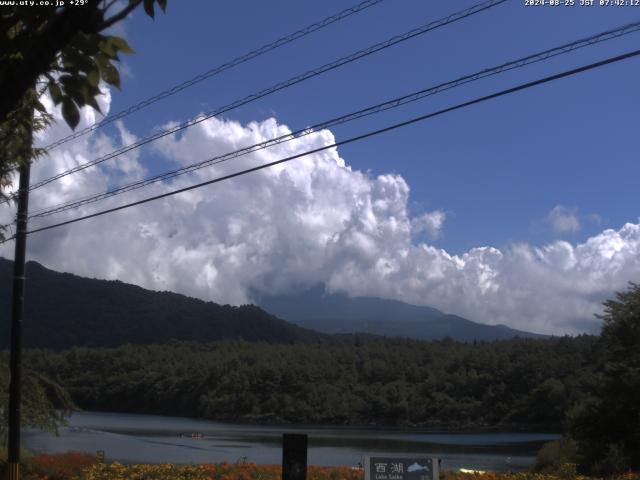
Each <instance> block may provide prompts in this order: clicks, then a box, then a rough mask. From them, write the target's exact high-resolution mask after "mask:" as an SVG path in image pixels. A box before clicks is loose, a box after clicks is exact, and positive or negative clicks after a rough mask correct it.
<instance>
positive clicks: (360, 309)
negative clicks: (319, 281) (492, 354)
mask: <svg viewBox="0 0 640 480" xmlns="http://www.w3.org/2000/svg"><path fill="white" fill-rule="evenodd" d="M257 303H258V305H260V306H261V307H262V308H264V309H265V310H267V311H268V312H271V313H273V314H274V315H276V316H278V317H280V318H284V319H285V320H288V321H290V322H295V323H296V324H298V325H300V326H302V327H305V328H310V329H313V330H317V331H319V332H324V333H331V334H333V333H356V332H363V333H371V334H375V335H385V336H393V337H408V338H414V339H422V340H439V339H442V338H444V337H451V338H452V339H454V340H458V341H463V342H468V341H473V340H507V339H510V338H514V337H516V336H519V337H522V338H542V337H543V335H538V334H534V333H529V332H523V331H520V330H514V329H512V328H509V327H507V326H505V325H485V324H481V323H477V322H472V321H471V320H467V319H466V318H462V317H459V316H457V315H448V314H445V313H443V312H441V311H440V310H437V309H435V308H431V307H419V306H416V305H410V304H408V303H403V302H399V301H397V300H384V299H381V298H375V297H354V298H350V297H348V296H347V295H345V294H326V293H325V292H324V287H323V286H317V287H314V288H312V289H310V290H307V291H304V292H302V293H298V294H295V295H282V296H270V297H262V298H259V299H258V300H257Z"/></svg>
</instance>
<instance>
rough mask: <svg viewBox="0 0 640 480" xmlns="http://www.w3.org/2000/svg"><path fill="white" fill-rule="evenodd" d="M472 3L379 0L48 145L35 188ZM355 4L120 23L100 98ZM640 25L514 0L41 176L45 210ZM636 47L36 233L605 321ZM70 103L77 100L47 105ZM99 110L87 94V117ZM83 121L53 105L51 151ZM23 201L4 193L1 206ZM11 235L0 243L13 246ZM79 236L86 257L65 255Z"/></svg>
mask: <svg viewBox="0 0 640 480" xmlns="http://www.w3.org/2000/svg"><path fill="white" fill-rule="evenodd" d="M473 4H474V3H473V2H470V1H462V0H460V1H448V2H445V1H417V0H385V1H383V2H382V3H380V4H378V5H376V6H374V7H371V8H369V9H367V10H366V11H363V12H362V13H360V14H358V15H355V16H352V17H350V18H348V19H346V20H343V21H341V22H339V23H336V24H333V25H331V26H330V27H328V28H326V29H323V30H321V31H319V32H316V33H313V34H311V35H309V36H307V37H305V38H303V39H301V40H298V41H296V42H294V43H292V44H289V45H286V46H284V47H282V48H280V49H278V50H276V51H273V52H271V53H269V54H267V55H264V56H261V57H260V58H258V59H255V60H252V61H250V62H248V63H246V64H243V65H241V66H239V67H237V68H234V69H233V70H230V71H227V72H224V73H223V74H221V75H219V76H216V77H214V78H211V79H208V80H206V81H204V82H201V83H199V84H198V85H196V86H194V87H192V88H189V89H187V90H185V91H183V92H181V93H179V94H177V95H175V96H173V97H171V98H169V99H166V100H163V101H161V102H158V103H156V104H154V105H153V106H152V107H150V108H148V109H145V110H143V111H141V112H138V113H135V114H133V115H131V116H128V117H126V118H125V119H124V120H123V121H122V122H119V123H118V124H117V125H116V124H112V125H110V126H109V127H107V128H104V129H100V130H98V131H96V132H93V133H92V134H90V135H87V136H84V137H82V138H80V139H77V140H74V141H73V142H69V143H67V144H65V145H63V146H62V147H59V148H57V149H55V150H54V151H52V152H51V155H49V157H48V158H46V159H43V160H40V161H39V162H37V164H36V165H35V166H34V168H33V172H32V182H36V181H39V180H42V179H44V178H48V177H50V176H52V175H55V174H58V173H60V172H63V171H65V170H67V169H69V168H73V167H74V166H77V165H79V164H82V163H84V162H87V161H88V160H91V159H94V158H96V157H99V156H101V155H104V154H105V153H108V152H110V151H112V150H114V149H117V148H119V147H121V146H123V145H129V144H131V143H132V142H134V141H135V140H136V138H142V137H146V136H148V135H150V134H152V133H153V132H155V131H158V129H160V128H163V127H164V126H166V125H168V124H175V123H176V122H182V121H185V120H188V119H190V118H192V117H193V116H195V115H197V114H199V113H201V112H206V111H210V110H215V109H217V108H219V107H222V106H224V105H227V104H229V103H231V102H233V101H235V100H237V99H240V98H243V97H245V96H247V95H250V94H252V93H255V92H257V91H260V90H262V89H264V88H267V87H270V86H272V85H274V84H276V83H278V82H281V81H284V80H287V79H289V78H291V77H293V76H295V75H298V74H300V73H303V72H306V71H307V70H310V69H313V68H316V67H318V66H320V65H323V64H325V63H328V62H331V61H334V60H336V59H338V58H340V57H343V56H345V55H349V54H351V53H352V52H355V51H357V50H360V49H362V48H365V47H368V46H370V45H372V44H374V43H377V42H380V41H384V40H386V39H388V38H390V37H392V36H394V35H397V34H400V33H403V32H406V31H408V30H410V29H412V28H415V27H418V26H421V25H423V24H426V23H429V22H431V21H434V20H438V19H440V18H442V17H445V16H447V15H449V14H451V13H453V12H456V11H459V10H462V9H464V8H467V7H470V6H472V5H473ZM347 6H350V4H349V3H348V2H346V1H342V2H338V1H325V2H310V1H305V2H300V1H293V0H290V1H284V0H281V1H270V2H240V1H236V2H209V1H204V0H203V1H196V0H191V1H189V2H180V1H177V0H172V1H170V2H169V6H168V11H167V13H166V14H160V13H158V14H157V16H156V19H155V21H152V20H150V19H149V18H148V17H147V16H146V15H144V13H143V12H142V11H140V12H136V13H135V15H133V16H132V17H131V18H130V19H128V20H127V21H126V22H125V23H123V24H121V25H119V26H117V28H115V29H114V34H120V35H124V36H125V37H126V38H127V39H128V41H129V43H130V44H131V45H132V47H133V48H134V49H135V50H136V54H134V55H128V56H126V57H124V58H123V62H122V69H121V70H122V72H123V75H122V76H123V78H122V90H121V91H116V90H115V89H108V88H106V87H105V89H104V90H105V95H104V96H103V97H102V98H101V99H100V102H102V106H103V109H104V110H105V111H107V110H108V111H110V112H112V113H114V112H119V111H120V110H122V109H123V108H126V107H128V106H129V105H131V104H133V103H136V102H139V101H140V100H143V99H145V98H148V97H149V96H151V95H154V94H156V93H158V92H161V91H163V90H165V89H167V88H169V87H171V86H173V85H175V84H178V83H181V82H182V81H184V80H187V79H190V78H192V77H194V76H195V75H198V74H200V73H202V72H204V71H206V70H208V69H211V68H214V67H216V66H218V65H220V64H222V63H224V62H227V61H229V60H231V59H233V58H235V57H237V56H240V55H243V54H244V53H246V52H248V51H251V50H253V49H255V48H258V47H260V46H262V45H264V44H267V43H270V42H272V41H274V40H275V39H277V38H279V37H281V36H283V35H288V34H290V33H291V32H293V31H295V30H297V29H299V28H303V27H305V26H307V25H309V24H311V23H314V22H317V21H319V20H321V19H323V18H325V17H327V16H328V15H331V14H334V13H336V12H338V11H340V10H342V9H343V8H346V7H347ZM638 20H640V7H600V6H593V7H583V6H580V5H579V0H578V5H575V6H573V7H565V6H560V7H549V6H545V7H528V6H525V5H524V2H522V1H518V0H509V1H507V2H506V3H505V4H502V5H500V6H497V7H495V8H492V9H490V10H488V11H485V12H483V13H479V14H477V15H474V16H472V17H470V18H467V19H465V20H461V21H459V22H456V23H455V24H452V25H449V26H445V27H443V28H440V29H438V30H436V31H432V32H429V33H427V34H425V35H422V36H419V37H417V38H414V39H411V40H409V41H407V42H404V43H402V44H400V45H396V46H394V47H391V48H389V49H387V50H385V51H383V52H380V53H377V54H374V55H371V56H368V57H366V58H363V59H361V60H359V61H357V62H354V63H352V64H350V65H347V66H345V67H342V68H339V69H336V70H333V71H331V72H328V73H326V74H323V75H321V76H319V77H316V78H313V79H311V80H309V81H306V82H304V83H301V84H298V85H295V86H293V87H291V88H288V89H286V90H283V91H280V92H278V93H276V94H273V95H270V96H268V97H265V98H262V99H260V100H258V101H256V102H253V103H251V104H249V105H245V106H243V107H241V108H239V109H237V110H234V111H232V112H228V113H226V114H225V115H224V116H223V117H222V118H219V119H211V120H208V121H206V122H202V123H200V124H198V125H197V126H194V127H193V128H189V129H187V130H185V131H184V132H181V133H180V134H178V135H171V136H168V137H165V138H164V139H162V140H161V141H158V142H155V143H154V144H152V145H149V146H146V147H144V148H141V149H138V150H134V151H132V152H129V153H128V154H126V155H123V156H121V157H118V158H117V159H116V160H112V161H110V162H106V163H104V164H101V165H99V166H98V167H94V168H91V169H87V170H84V171H83V172H82V173H80V174H75V175H73V176H67V177H64V180H63V181H60V182H56V183H52V184H50V185H48V186H46V187H44V188H42V189H39V190H36V191H35V192H34V193H33V194H32V196H31V200H30V202H31V204H30V205H31V208H32V211H33V210H35V209H38V208H48V207H51V206H52V205H55V204H58V203H60V202H64V201H68V200H72V199H76V198H78V197H84V196H86V195H89V194H93V193H97V192H101V191H104V190H105V189H106V188H108V187H110V186H114V185H121V184H125V183H127V182H131V181H136V180H139V179H142V178H145V177H147V176H149V175H150V174H153V173H157V172H161V171H164V170H167V169H173V168H176V167H182V166H185V165H188V164H190V163H193V162H197V161H201V160H204V159H206V158H209V157H211V156H213V155H218V154H221V153H226V152H228V151H230V150H234V149H237V148H239V147H242V146H246V145H251V144H254V143H256V142H259V141H264V140H267V139H270V138H273V137H274V136H278V135H282V134H285V133H288V132H289V131H291V130H298V129H300V128H305V127H307V126H309V125H313V124H316V123H318V122H322V121H324V120H327V119H330V118H332V117H335V116H338V115H342V114H345V113H349V112H352V111H355V110H358V109H361V108H363V107H367V106H370V105H372V104H376V103H378V102H382V101H385V100H388V99H391V98H394V97H397V96H400V95H404V94H407V93H410V92H412V91H415V90H419V89H424V88H428V87H430V86H433V85H436V84H439V83H442V82H445V81H448V80H452V79H455V78H457V77H460V76H463V75H466V74H471V73H475V72H476V71H479V70H482V69H484V68H489V67H493V66H496V65H498V64H501V63H504V62H506V61H509V60H514V59H517V58H520V57H523V56H525V55H529V54H533V53H536V52H539V51H542V50H546V49H549V48H552V47H555V46H559V45H561V44H565V43H568V42H571V41H574V40H576V39H579V38H582V37H586V36H590V35H593V34H596V33H600V32H603V31H605V30H609V29H612V28H615V27H618V26H620V25H622V24H626V23H629V22H632V21H638ZM638 45H640V34H637V33H636V34H631V35H628V36H625V37H622V38H619V39H616V40H611V41H608V42H606V43H603V44H599V45H596V46H593V47H590V48H586V49H583V50H580V51H577V52H573V53H571V54H568V55H564V56H560V57H556V58H554V59H552V60H550V61H547V62H544V63H539V64H536V65H532V66H529V67H525V68H523V69H520V70H514V71H511V72H508V73H506V74H502V75H500V76H496V77H490V78H487V79H484V80H481V81H478V82H475V83H472V84H468V85H465V86H463V87H459V88H456V89H453V90H449V91H448V92H445V93H443V94H439V95H437V96H433V97H429V98H428V99H426V100H422V101H419V102H416V103H414V104H411V105H408V106H405V107H402V108H399V109H397V110H393V111H389V112H386V113H383V114H380V115H377V116H374V117H369V118H366V119H362V120H358V121H355V122H352V123H349V124H345V125H341V126H337V127H334V128H332V129H331V131H327V130H323V131H318V132H314V133H313V134H310V135H308V136H306V137H304V138H301V139H297V140H296V141H295V142H291V143H288V144H284V145H279V146H277V147H275V148H273V149H269V150H264V151H261V152H258V153H254V154H252V155H251V156H249V157H247V158H243V159H239V160H234V161H233V162H229V163H228V164H224V165H222V166H216V167H213V168H209V169H204V170H199V171H197V172H192V173H190V174H189V175H185V176H182V177H178V178H176V179H173V180H171V181H170V182H167V183H163V184H156V185H153V186H151V187H147V188H145V189H144V190H138V191H135V192H132V193H129V194H127V196H126V197H117V198H114V199H109V200H107V201H104V202H101V203H100V204H96V205H87V206H83V207H82V208H81V209H80V210H79V211H70V212H65V213H63V214H59V215H58V216H56V217H48V218H45V219H36V220H33V221H32V223H31V225H32V227H34V228H35V227H39V226H43V225H47V224H51V223H52V222H54V221H64V220H70V219H72V218H74V217H75V216H77V215H80V214H90V213H92V212H95V211H96V209H98V208H109V207H115V206H118V205H120V204H122V202H126V201H135V200H138V199H141V198H144V197H147V196H150V195H154V194H162V193H166V192H168V191H171V190H173V189H175V188H180V187H185V186H188V185H192V184H195V183H198V182H202V181H206V180H208V179H210V178H212V177H215V176H218V175H221V174H225V173H229V172H231V171H234V170H239V169H242V168H247V167H249V166H254V165H257V164H259V163H266V162H270V161H273V160H277V159H279V158H282V157H284V156H288V155H292V154H296V153H300V152H304V151H307V150H310V149H312V148H317V147H319V146H324V145H330V144H332V143H333V142H334V141H335V140H338V141H339V140H343V139H346V138H349V137H351V136H354V135H359V134H362V133H364V132H367V131H370V130H373V129H377V128H381V127H384V126H387V125H390V124H392V123H395V122H399V121H402V120H405V119H408V118H411V117H414V116H417V115H422V114H425V113H427V112H432V111H436V110H438V109H441V108H445V107H448V106H451V105H454V104H457V103H460V102H464V101H467V100H470V99H473V98H476V97H479V96H483V95H487V94H489V93H493V92H495V91H498V90H501V89H505V88H508V87H512V86H514V85H517V84H520V83H523V82H527V81H531V80H533V79H537V78H540V77H543V76H546V75H550V74H553V73H558V72H561V71H564V70H567V69H570V68H574V67H577V66H581V65H583V64H586V63H591V62H594V61H597V60H602V59H604V58H607V57H610V56H614V55H618V54H621V53H625V52H627V51H630V50H633V49H635V48H637V47H638ZM639 77H640V61H639V60H638V59H635V60H633V59H632V60H628V61H625V62H623V63H618V64H615V65H611V66H607V67H604V68H602V69H599V70H596V71H591V72H588V73H585V74H582V75H579V76H575V77H572V78H567V79H563V80H559V81H557V82H554V83H551V84H547V85H544V86H541V87H536V88H533V89H530V90H527V91H523V92H519V93H516V94H513V95H509V96H506V97H502V98H500V99H497V100H493V101H490V102H487V103H483V104H480V105H475V106H472V107H469V108H465V109H463V110H459V111H456V112H453V113H449V114H446V115H444V116H440V117H438V118H434V119H431V120H428V121H426V122H423V123H419V124H415V125H412V126H409V127H407V128H404V129H401V130H397V131H394V132H391V133H387V134H385V135H382V136H379V137H376V138H372V139H369V140H366V141H363V142H358V143H354V144H350V145H347V146H344V147H340V148H339V149H338V151H332V150H328V151H325V152H322V153H318V154H315V155H312V156H308V157H305V158H301V159H298V160H295V161H294V162H291V163H288V164H286V166H278V167H276V168H272V169H268V170H262V171H260V172H257V173H253V174H251V175H247V176H244V177H242V178H239V179H235V180H232V181H229V182H223V183H219V184H216V185H212V186H209V187H206V188H202V189H199V190H197V191H192V192H190V193H188V194H181V195H178V196H175V197H170V198H166V199H164V200H162V201H158V202H154V203H149V204H146V205H144V206H142V207H137V208H132V209H128V210H123V211H120V212H118V213H115V214H111V215H107V216H103V217H99V218H96V219H92V220H89V221H86V222H81V223H76V224H73V225H68V226H66V227H63V228H59V229H55V230H49V231H47V232H43V233H38V234H34V235H31V236H30V240H29V250H28V251H29V258H31V259H34V260H37V261H40V262H41V263H43V264H45V265H46V266H48V267H50V268H53V269H56V270H60V271H68V272H72V273H76V274H79V275H84V276H89V277H97V278H108V279H118V280H122V281H125V282H130V283H135V284H137V285H141V286H143V287H145V288H151V289H155V290H170V291H175V292H179V293H184V294H188V295H191V296H194V297H198V298H202V299H205V300H212V301H216V302H219V303H231V304H243V303H249V302H251V301H252V300H253V298H252V296H251V295H252V292H258V293H260V294H283V293H287V292H294V291H297V290H301V289H304V288H308V287H311V286H314V285H317V284H324V285H325V286H326V288H327V290H328V291H332V292H336V291H339V292H345V293H347V294H349V295H352V296H355V295H369V296H379V297H383V298H393V299H397V300H402V301H405V302H408V303H412V304H416V305H428V306H432V307H435V308H439V309H440V310H442V311H445V312H448V313H454V314H458V315H461V316H465V317H467V318H470V319H472V320H475V321H479V322H484V323H489V324H498V323H502V324H507V325H509V326H512V327H515V328H519V329H523V330H529V331H534V332H541V333H553V334H565V333H568V334H576V333H582V332H590V333H594V332H597V331H598V330H599V328H600V321H599V320H598V319H596V318H595V317H594V314H597V313H599V312H602V302H603V301H604V300H605V299H607V298H611V296H612V295H613V294H614V292H615V291H620V290H623V289H625V288H626V285H627V284H628V282H629V281H636V282H640V219H639V216H640V210H639V208H638V193H637V192H638V189H637V183H638V182H637V179H638V178H640V166H639V162H637V152H638V139H639V138H640V136H639V135H638V128H639V125H640V123H639V122H638V120H637V115H636V111H637V105H638V101H639V100H640V91H639V89H638V85H640V82H638V79H639ZM43 101H44V102H45V103H46V104H47V105H48V107H49V108H50V109H51V112H52V113H53V115H54V117H55V118H57V119H60V118H61V116H60V112H59V111H58V110H57V109H56V108H54V106H53V105H52V103H51V102H50V101H49V100H48V99H46V98H45V99H43ZM95 121H96V115H95V114H94V113H93V112H92V111H91V110H89V109H85V110H84V111H83V112H82V120H81V126H80V128H82V127H86V126H88V125H91V124H93V123H94V122H95ZM69 133H70V131H69V129H68V128H67V127H66V126H65V125H64V123H63V122H60V121H59V122H57V123H56V124H55V125H54V126H52V127H51V128H50V129H49V130H48V131H46V132H44V133H42V134H41V136H40V138H39V139H38V141H39V142H40V143H41V144H43V145H47V144H48V143H50V142H52V141H55V140H57V139H59V138H61V137H64V136H65V135H68V134H69ZM10 218H11V213H10V212H9V211H8V210H6V211H4V210H0V220H1V221H3V222H6V221H9V219H10ZM11 248H12V245H10V244H7V245H5V246H0V255H3V256H7V257H11V256H12V252H11ZM69 252H73V255H70V254H69Z"/></svg>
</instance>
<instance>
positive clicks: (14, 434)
mask: <svg viewBox="0 0 640 480" xmlns="http://www.w3.org/2000/svg"><path fill="white" fill-rule="evenodd" d="M30 141H31V139H29V143H30ZM28 148H29V152H28V154H27V155H26V156H25V159H24V160H25V164H24V165H22V166H20V170H19V172H20V181H19V190H18V213H17V214H16V247H15V255H14V259H13V296H12V299H11V357H10V362H9V369H10V372H11V383H10V384H9V443H8V450H9V451H8V455H7V479H8V480H19V479H20V401H21V396H22V395H21V387H22V320H23V318H24V291H25V259H26V253H27V215H28V212H29V176H30V173H31V164H30V162H31V151H30V149H31V146H30V145H29V147H28Z"/></svg>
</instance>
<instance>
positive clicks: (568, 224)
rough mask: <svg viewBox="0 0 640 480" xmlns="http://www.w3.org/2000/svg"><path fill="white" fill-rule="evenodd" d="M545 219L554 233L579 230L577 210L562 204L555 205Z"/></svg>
mask: <svg viewBox="0 0 640 480" xmlns="http://www.w3.org/2000/svg"><path fill="white" fill-rule="evenodd" d="M547 221H548V222H549V225H551V228H552V229H553V231H554V232H555V233H558V234H564V233H575V232H577V231H578V230H580V220H579V219H578V215H577V210H576V209H575V208H568V207H565V206H563V205H556V206H555V207H553V209H552V210H551V211H550V212H549V214H548V215H547Z"/></svg>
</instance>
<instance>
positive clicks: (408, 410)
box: [27, 336, 603, 431]
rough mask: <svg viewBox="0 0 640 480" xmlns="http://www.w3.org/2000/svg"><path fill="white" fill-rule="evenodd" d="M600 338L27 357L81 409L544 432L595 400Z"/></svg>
mask: <svg viewBox="0 0 640 480" xmlns="http://www.w3.org/2000/svg"><path fill="white" fill-rule="evenodd" d="M602 354H603V352H602V351H601V347H600V346H599V343H598V342H597V338H596V337H590V336H580V337H577V338H569V337H564V338H552V339H544V340H530V339H516V340H511V341H501V342H488V343H484V342H478V343H475V344H474V343H469V344H464V343H457V342H453V341H450V340H444V341H433V342H425V341H413V340H400V339H376V338H371V337H351V336H346V337H344V338H342V339H338V340H336V341H334V342H331V343H324V344H293V345H274V344H268V343H249V342H244V341H224V342H216V343H209V344H198V343H183V342H171V343H169V344H165V345H147V346H140V345H137V346H132V345H125V346H120V347H117V348H108V349H107V348H73V349H71V350H65V351H62V352H53V351H47V350H31V351H30V352H29V353H28V354H27V363H28V365H29V366H30V368H32V369H34V370H36V371H39V372H42V373H43V374H46V375H47V376H49V377H50V378H52V379H53V380H55V381H57V382H59V383H60V384H61V385H63V386H64V387H65V388H67V389H68V391H69V393H70V394H71V396H72V397H73V399H74V401H75V402H76V403H77V404H78V405H79V406H80V407H81V408H84V409H95V410H107V411H113V410H119V411H123V412H140V413H158V414H173V415H184V416H195V417H203V418H208V419H215V420H227V421H240V422H269V423H270V422H297V423H314V424H319V423H322V424H328V423H330V424H361V425H372V424H379V425H382V424H384V425H421V426H428V427H449V428H483V427H510V428H513V427H514V426H515V427H519V428H526V429H533V428H543V429H546V430H555V431H560V430H561V428H562V422H563V418H564V414H565V411H566V410H567V408H568V407H569V406H570V405H572V404H573V403H575V402H576V401H577V400H578V399H579V398H581V397H582V396H583V394H584V392H585V391H586V390H588V389H590V388H592V386H593V385H592V382H593V381H594V368H597V366H598V364H599V363H600V362H599V359H600V358H602Z"/></svg>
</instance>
